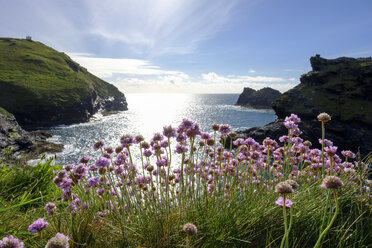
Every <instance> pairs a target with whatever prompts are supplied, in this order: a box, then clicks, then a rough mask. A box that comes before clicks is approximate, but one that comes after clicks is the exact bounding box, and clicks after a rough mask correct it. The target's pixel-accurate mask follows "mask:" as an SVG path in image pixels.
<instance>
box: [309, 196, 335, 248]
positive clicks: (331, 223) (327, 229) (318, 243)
mask: <svg viewBox="0 0 372 248" xmlns="http://www.w3.org/2000/svg"><path fill="white" fill-rule="evenodd" d="M335 195H336V194H335ZM335 200H336V211H335V214H334V215H333V217H332V219H331V222H329V224H328V226H327V227H326V229H324V231H323V232H322V233H321V234H320V236H319V238H318V241H317V242H316V244H315V246H314V248H318V247H320V245H321V244H322V239H323V237H324V236H325V235H326V234H327V232H328V231H329V229H330V228H331V227H332V225H333V222H335V220H336V217H337V214H338V200H337V197H336V198H335Z"/></svg>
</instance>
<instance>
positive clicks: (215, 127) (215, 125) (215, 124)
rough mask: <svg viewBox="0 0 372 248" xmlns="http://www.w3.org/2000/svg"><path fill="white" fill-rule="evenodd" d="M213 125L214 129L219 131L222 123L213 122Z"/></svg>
mask: <svg viewBox="0 0 372 248" xmlns="http://www.w3.org/2000/svg"><path fill="white" fill-rule="evenodd" d="M211 127H212V129H213V131H218V129H219V128H220V125H218V124H217V123H213V124H212V126H211Z"/></svg>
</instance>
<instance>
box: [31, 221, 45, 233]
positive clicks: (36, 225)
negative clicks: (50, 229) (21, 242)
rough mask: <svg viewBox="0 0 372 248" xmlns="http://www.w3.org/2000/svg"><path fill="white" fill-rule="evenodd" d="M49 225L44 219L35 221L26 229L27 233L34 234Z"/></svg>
mask: <svg viewBox="0 0 372 248" xmlns="http://www.w3.org/2000/svg"><path fill="white" fill-rule="evenodd" d="M48 225H49V223H48V222H46V221H45V220H44V218H39V219H37V220H35V221H34V222H33V223H32V224H31V225H30V226H29V227H28V231H29V232H31V233H36V232H38V231H41V230H43V229H44V228H46V227H47V226H48Z"/></svg>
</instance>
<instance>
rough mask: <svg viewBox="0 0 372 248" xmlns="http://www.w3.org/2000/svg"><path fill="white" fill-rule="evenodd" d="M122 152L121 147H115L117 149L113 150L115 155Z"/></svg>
mask: <svg viewBox="0 0 372 248" xmlns="http://www.w3.org/2000/svg"><path fill="white" fill-rule="evenodd" d="M122 150H123V147H122V146H117V147H116V148H115V152H116V154H118V153H121V151H122Z"/></svg>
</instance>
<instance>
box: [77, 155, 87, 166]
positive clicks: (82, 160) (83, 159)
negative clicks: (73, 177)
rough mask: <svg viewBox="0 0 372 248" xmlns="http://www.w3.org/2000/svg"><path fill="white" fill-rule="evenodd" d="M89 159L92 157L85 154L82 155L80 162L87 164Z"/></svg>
mask: <svg viewBox="0 0 372 248" xmlns="http://www.w3.org/2000/svg"><path fill="white" fill-rule="evenodd" d="M89 160H90V157H89V156H88V155H85V156H84V157H82V158H81V159H80V161H79V162H80V163H82V164H87V163H88V162H89Z"/></svg>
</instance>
